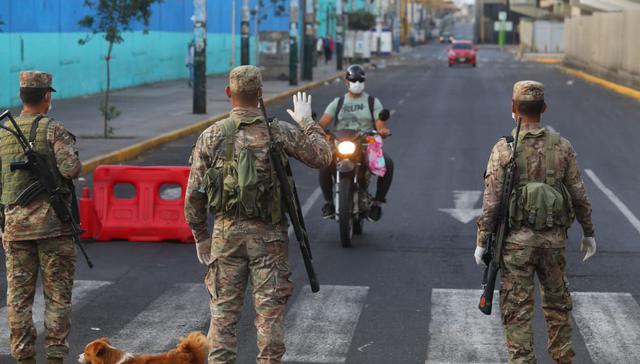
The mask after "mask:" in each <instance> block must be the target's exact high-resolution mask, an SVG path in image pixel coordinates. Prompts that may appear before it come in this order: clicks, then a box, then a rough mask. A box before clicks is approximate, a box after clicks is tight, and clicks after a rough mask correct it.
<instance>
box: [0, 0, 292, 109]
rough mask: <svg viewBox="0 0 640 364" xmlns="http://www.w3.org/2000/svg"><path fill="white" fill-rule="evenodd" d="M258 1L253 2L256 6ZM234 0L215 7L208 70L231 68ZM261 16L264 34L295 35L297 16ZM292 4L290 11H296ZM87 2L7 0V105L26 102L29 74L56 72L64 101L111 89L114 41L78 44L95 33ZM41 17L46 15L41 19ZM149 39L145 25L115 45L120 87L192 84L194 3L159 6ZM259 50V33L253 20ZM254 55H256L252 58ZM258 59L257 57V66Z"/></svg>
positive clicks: (217, 1)
mask: <svg viewBox="0 0 640 364" xmlns="http://www.w3.org/2000/svg"><path fill="white" fill-rule="evenodd" d="M257 1H258V0H250V6H251V8H253V7H254V6H255V3H256V2H257ZM236 3H237V10H236V20H237V24H236V32H237V33H236V55H235V62H236V63H235V64H236V65H237V64H238V63H239V62H240V34H239V31H240V19H241V5H242V1H241V0H238V1H236ZM231 4H232V1H231V0H209V1H207V72H208V73H209V74H214V73H222V72H226V71H228V70H229V66H230V59H231V55H230V53H231V21H232V19H231V18H232V17H231V10H232V9H231ZM265 4H267V7H265V9H262V10H261V14H264V15H267V18H266V19H265V20H263V21H262V22H261V24H260V31H272V30H287V29H288V26H289V15H288V14H284V15H282V16H280V17H276V16H275V15H274V13H273V9H272V8H270V4H271V2H270V1H265ZM288 8H289V6H288V3H287V4H286V9H288ZM88 13H89V12H88V9H87V8H85V7H84V6H83V0H0V18H1V19H2V21H3V22H4V25H3V26H2V31H3V32H2V33H0V80H1V82H0V105H2V106H13V105H17V104H19V102H20V100H19V98H18V73H19V72H20V71H22V70H27V69H39V70H43V71H47V72H51V73H52V74H53V77H54V87H56V90H57V91H58V93H57V95H56V97H59V98H60V97H62V98H65V97H74V96H80V95H85V94H89V93H96V92H100V91H102V90H103V89H104V87H105V85H106V74H105V72H106V71H105V62H104V57H105V55H106V51H107V43H106V42H105V41H104V39H103V38H102V36H101V35H100V34H97V35H96V36H94V37H93V39H92V40H91V41H90V42H89V43H87V44H86V45H79V44H78V40H79V39H81V38H83V37H85V36H86V35H87V31H86V30H85V29H82V28H80V27H79V26H78V20H80V19H81V18H82V17H84V16H85V15H87V14H88ZM33 14H39V15H38V16H36V17H34V16H33ZM152 14H153V15H152V18H151V21H150V24H149V33H147V34H144V33H143V26H142V24H136V25H135V26H134V29H133V31H131V32H127V33H125V34H124V39H125V41H124V42H123V43H121V44H117V45H115V46H114V50H113V56H112V57H113V58H112V62H111V67H112V68H111V69H112V73H111V75H112V78H111V84H112V87H113V88H122V87H128V86H134V85H139V84H143V83H149V82H155V81H162V80H171V79H177V78H184V77H187V76H188V70H187V68H186V67H185V63H184V61H185V56H186V53H187V44H188V42H189V41H190V40H191V38H192V31H193V25H192V23H191V20H190V18H191V16H192V14H193V1H191V0H165V1H164V2H163V3H162V4H156V5H154V6H153V10H152ZM251 34H252V38H251V42H252V48H251V49H252V51H253V50H254V49H255V48H254V47H253V41H254V40H255V38H254V37H253V35H254V34H255V29H254V22H253V17H252V21H251ZM252 53H253V52H252ZM254 59H255V54H252V62H253V60H254Z"/></svg>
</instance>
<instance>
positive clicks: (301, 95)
mask: <svg viewBox="0 0 640 364" xmlns="http://www.w3.org/2000/svg"><path fill="white" fill-rule="evenodd" d="M287 112H288V113H289V115H291V118H292V119H293V120H295V121H296V122H297V123H298V124H299V125H300V126H301V127H303V128H304V127H306V126H307V125H308V124H309V123H310V122H311V121H312V120H313V119H312V118H311V115H312V114H311V95H308V96H307V93H306V92H298V93H297V94H294V95H293V111H292V110H291V109H287Z"/></svg>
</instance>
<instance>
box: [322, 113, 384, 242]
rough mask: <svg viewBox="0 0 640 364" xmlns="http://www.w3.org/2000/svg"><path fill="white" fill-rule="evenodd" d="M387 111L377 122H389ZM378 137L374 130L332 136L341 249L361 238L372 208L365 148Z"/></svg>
mask: <svg viewBox="0 0 640 364" xmlns="http://www.w3.org/2000/svg"><path fill="white" fill-rule="evenodd" d="M389 116H390V113H389V111H388V110H382V111H381V112H380V114H379V115H378V118H379V119H380V120H382V121H386V120H388V119H389ZM376 135H378V132H376V131H375V130H373V131H369V132H359V131H357V130H351V129H342V130H338V131H336V132H335V133H333V138H334V145H335V152H334V156H335V159H336V160H335V162H336V176H335V179H334V187H333V199H334V206H335V208H336V214H335V220H336V221H338V223H339V225H340V242H341V244H342V246H343V247H345V248H348V247H350V246H351V240H352V238H353V235H354V234H355V235H360V234H362V231H363V228H364V221H365V220H366V219H367V216H368V215H369V209H370V208H371V206H372V205H373V197H372V196H371V194H369V191H368V187H369V179H370V177H371V172H370V171H369V164H368V160H367V145H368V144H369V143H371V142H374V141H375V139H374V137H375V136H376Z"/></svg>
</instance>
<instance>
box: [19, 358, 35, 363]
mask: <svg viewBox="0 0 640 364" xmlns="http://www.w3.org/2000/svg"><path fill="white" fill-rule="evenodd" d="M18 364H36V359H35V358H26V359H18Z"/></svg>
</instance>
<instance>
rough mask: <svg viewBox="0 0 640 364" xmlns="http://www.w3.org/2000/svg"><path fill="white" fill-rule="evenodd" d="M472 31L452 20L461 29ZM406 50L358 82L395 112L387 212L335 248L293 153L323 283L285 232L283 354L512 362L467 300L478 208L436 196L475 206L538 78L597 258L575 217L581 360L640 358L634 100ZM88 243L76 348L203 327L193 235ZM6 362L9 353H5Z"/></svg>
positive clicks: (492, 54)
mask: <svg viewBox="0 0 640 364" xmlns="http://www.w3.org/2000/svg"><path fill="white" fill-rule="evenodd" d="M466 31H468V28H467V27H458V29H457V30H455V31H454V33H455V34H456V35H460V34H464V32H466ZM400 63H401V64H399V65H387V66H386V67H379V68H378V69H377V70H373V71H370V72H369V74H368V78H367V84H366V87H367V91H369V92H370V93H372V94H373V95H375V96H377V97H379V98H380V99H381V101H382V103H383V104H384V106H385V107H386V108H388V109H391V110H393V116H392V119H391V120H392V121H390V123H389V126H390V128H391V129H392V130H393V137H391V138H389V139H388V140H387V141H385V151H386V152H388V153H389V154H390V155H391V156H392V157H393V159H394V161H395V169H396V175H395V179H394V184H393V186H392V189H391V192H390V194H389V196H388V203H387V204H386V205H385V206H384V216H383V218H382V220H381V221H379V222H377V223H375V224H372V223H367V224H365V227H364V234H363V235H362V236H359V237H357V238H356V239H355V242H354V245H353V247H352V248H350V249H343V248H342V247H341V246H340V243H339V235H338V226H337V224H336V223H335V222H332V221H324V220H322V219H321V218H320V208H321V205H322V201H319V200H317V199H314V197H317V196H318V194H317V192H316V193H314V192H315V191H316V188H317V174H316V171H313V170H311V169H308V168H305V167H303V166H300V165H295V168H294V169H295V171H294V172H295V175H296V180H297V184H298V189H299V192H300V195H301V199H302V201H303V202H305V203H306V205H308V206H310V209H309V211H308V213H307V215H306V216H307V226H308V229H309V231H310V234H311V237H312V243H313V251H314V263H315V265H316V270H317V272H318V276H319V279H320V282H321V284H322V285H323V287H322V289H321V295H320V296H315V297H314V296H312V294H311V293H310V291H309V289H308V287H304V286H305V284H306V276H305V275H304V269H303V266H302V264H301V260H300V257H299V253H298V251H297V246H296V244H294V243H292V244H291V252H292V254H291V258H290V261H291V265H292V267H293V271H294V275H293V280H294V282H295V284H296V291H295V294H294V296H293V297H292V299H291V301H290V303H289V305H288V314H287V329H288V333H289V334H288V338H287V343H288V349H289V353H288V354H287V355H288V356H287V359H289V361H288V362H292V363H310V362H327V363H336V362H346V363H394V364H405V363H425V362H426V363H490V362H491V363H494V362H504V361H505V358H506V352H505V348H504V347H503V345H502V341H501V340H502V339H501V331H500V324H499V320H498V316H497V315H494V316H492V317H490V318H489V317H486V316H483V315H481V314H478V312H477V309H476V306H475V305H476V304H477V298H478V297H479V295H478V293H477V290H478V289H479V287H480V279H481V270H480V269H479V268H478V267H477V266H476V265H475V262H474V260H473V250H474V241H475V224H474V220H475V219H474V220H471V221H469V222H466V223H465V222H462V221H460V220H459V219H456V218H454V217H453V216H452V214H451V213H450V212H451V211H450V210H448V211H442V210H440V209H454V208H458V209H459V211H458V212H459V215H458V216H460V215H462V216H464V215H465V213H466V214H470V216H475V215H474V214H475V211H473V210H477V209H479V208H480V207H481V206H480V201H479V192H474V191H481V190H482V188H483V186H482V173H483V171H484V168H485V166H486V161H487V158H488V155H489V151H490V149H491V147H492V146H493V144H494V143H495V142H496V141H497V140H498V138H499V137H500V136H501V135H505V134H508V133H509V131H510V130H511V128H512V127H513V122H512V119H511V115H510V100H511V87H512V85H513V83H514V82H515V81H518V80H523V79H534V80H538V81H541V82H543V83H544V84H545V85H546V98H547V102H548V104H549V109H548V112H547V113H545V115H544V118H543V123H544V124H546V125H550V126H551V127H552V128H554V129H555V130H557V131H558V132H560V133H561V134H562V135H563V136H565V137H566V138H568V139H569V140H570V141H571V142H572V144H573V145H574V147H575V149H576V150H577V152H578V153H579V159H580V164H581V168H582V169H583V170H584V173H583V178H584V179H585V182H586V185H587V189H588V192H589V195H590V198H591V201H592V204H593V206H594V222H595V226H596V237H597V240H598V244H599V245H598V253H597V254H596V256H595V257H594V258H592V259H591V260H590V261H588V262H587V263H583V262H582V261H581V256H580V254H579V251H578V248H579V239H580V232H579V231H580V230H579V228H577V227H575V226H574V228H573V229H572V230H571V233H570V238H569V241H568V242H567V260H568V267H567V274H568V279H569V282H570V286H571V290H572V291H573V292H576V295H575V296H574V300H575V309H574V346H575V350H576V352H577V357H576V361H575V362H576V363H598V364H599V363H638V362H640V345H639V344H638V342H640V341H639V340H640V307H639V306H638V303H637V302H638V301H640V280H638V279H637V278H636V277H638V276H640V264H638V262H639V261H640V260H639V259H640V222H638V220H637V216H640V191H639V190H638V188H637V186H638V184H640V168H638V167H639V164H638V160H637V156H639V155H640V144H638V143H636V139H637V135H639V133H640V124H639V123H638V119H639V116H640V104H638V103H637V102H636V101H634V100H631V99H628V98H626V97H623V96H619V95H617V94H614V93H612V92H610V91H607V90H604V89H602V88H599V87H598V86H594V85H590V84H587V83H585V82H583V81H581V80H579V79H573V78H571V77H570V76H567V75H565V74H563V73H561V72H559V71H557V70H556V69H554V68H553V66H550V65H542V64H536V63H523V62H519V61H517V60H514V58H513V57H512V56H511V55H510V54H508V53H506V52H503V51H500V50H499V49H496V48H490V47H486V48H482V49H481V50H480V52H479V60H478V67H477V68H471V67H466V66H464V67H454V68H448V67H447V64H446V47H445V46H444V45H438V44H431V45H428V46H426V47H421V48H417V49H416V51H415V52H414V53H412V54H409V55H406V56H404V59H402V60H401V62H400ZM343 92H344V87H343V85H341V84H339V83H336V84H331V85H326V86H325V87H322V88H319V89H316V90H314V91H313V101H314V108H315V109H316V110H317V111H318V112H319V113H320V112H321V111H322V110H323V108H324V107H325V106H326V105H327V104H328V103H329V102H330V101H331V100H332V99H333V98H334V97H337V96H339V95H340V94H341V93H343ZM289 104H290V103H289V102H283V103H281V104H278V105H274V106H271V108H270V112H271V113H272V114H274V115H276V116H279V117H281V118H288V116H287V114H286V113H285V111H284V110H285V109H286V108H287V107H290V105H289ZM195 138H196V136H192V137H189V138H185V139H183V140H180V141H177V142H174V143H170V144H167V145H165V146H162V147H160V148H159V149H157V150H154V151H152V152H149V153H146V154H144V155H142V156H140V157H139V158H137V159H136V160H134V161H132V162H131V164H141V165H186V162H187V158H188V156H189V153H190V149H191V145H192V144H193V143H194V141H195ZM455 191H458V192H455ZM461 191H462V192H461ZM454 194H455V195H456V196H458V205H457V206H456V204H454ZM634 219H635V220H634ZM88 251H89V253H90V254H91V255H92V257H93V259H94V263H95V265H96V268H95V269H94V270H89V269H87V268H86V266H85V265H84V263H83V262H82V260H81V258H80V257H79V258H78V272H77V275H76V278H77V279H78V280H81V281H82V282H83V283H82V284H84V285H85V289H84V290H83V291H80V294H78V295H77V297H78V303H77V305H76V306H74V316H73V331H72V334H71V337H70V343H71V348H72V350H71V351H72V353H73V354H74V355H76V354H78V353H79V352H80V351H81V350H82V348H83V347H84V345H85V344H86V343H87V342H89V341H90V340H92V339H94V338H97V337H100V336H108V337H111V338H115V339H114V341H115V342H116V343H117V344H119V346H122V347H124V348H126V349H129V350H135V349H139V348H142V349H146V350H145V351H153V350H159V349H166V348H167V347H166V345H167V344H169V345H170V344H173V343H174V342H175V339H176V338H177V337H178V336H180V335H181V334H183V333H184V332H186V331H189V330H197V329H199V330H205V331H206V329H207V321H208V316H207V315H208V312H207V295H206V292H205V291H204V287H203V286H202V285H201V282H202V278H203V275H204V272H205V269H204V267H202V266H201V265H199V264H198V263H197V260H196V257H195V249H194V248H193V246H191V245H182V244H171V243H131V242H110V243H93V244H90V245H89V246H88ZM0 286H1V289H4V288H5V287H6V283H5V282H4V281H2V282H1V283H0ZM585 292H591V293H585ZM4 303H5V297H4V296H3V297H1V298H0V304H1V305H4ZM536 315H537V317H536V321H535V323H534V329H535V345H536V353H537V355H538V358H539V362H540V363H551V359H550V358H549V356H548V354H547V353H546V349H545V348H546V332H545V328H544V321H543V319H542V311H541V309H540V304H539V299H538V300H537V308H536ZM5 327H6V326H3V330H5ZM254 331H255V330H254V328H253V324H252V312H251V304H250V302H249V300H246V305H245V312H244V315H243V318H242V321H241V323H240V326H239V363H252V362H254V361H255V359H254V358H255V353H256V349H255V332H254ZM2 340H3V339H2V338H0V342H2V343H3V347H0V350H2V351H3V353H6V351H7V349H6V347H5V346H6V340H5V341H2ZM159 345H160V346H161V347H158V346H159ZM0 362H2V363H8V362H10V360H9V357H8V356H0Z"/></svg>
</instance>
